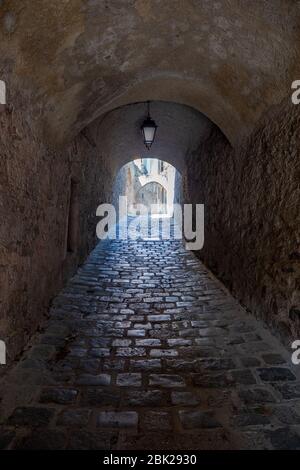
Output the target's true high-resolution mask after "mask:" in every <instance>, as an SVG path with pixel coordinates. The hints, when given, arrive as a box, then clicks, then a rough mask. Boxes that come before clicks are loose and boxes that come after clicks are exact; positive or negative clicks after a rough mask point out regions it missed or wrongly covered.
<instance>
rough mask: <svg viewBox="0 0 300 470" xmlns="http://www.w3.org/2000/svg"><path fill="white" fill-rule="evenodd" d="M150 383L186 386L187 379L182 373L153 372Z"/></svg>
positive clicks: (162, 385) (165, 385) (169, 386)
mask: <svg viewBox="0 0 300 470" xmlns="http://www.w3.org/2000/svg"><path fill="white" fill-rule="evenodd" d="M149 385H155V386H161V387H167V388H172V387H175V388H176V387H185V380H184V378H183V377H181V376H180V375H168V374H152V375H150V378H149Z"/></svg>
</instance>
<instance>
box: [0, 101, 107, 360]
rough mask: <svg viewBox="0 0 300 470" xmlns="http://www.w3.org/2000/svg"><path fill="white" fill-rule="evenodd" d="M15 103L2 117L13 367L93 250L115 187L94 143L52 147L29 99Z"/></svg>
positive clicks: (2, 232) (7, 319) (0, 330)
mask: <svg viewBox="0 0 300 470" xmlns="http://www.w3.org/2000/svg"><path fill="white" fill-rule="evenodd" d="M11 102H13V103H14V107H10V106H6V109H5V110H4V111H3V112H2V113H1V114H0V217H1V225H0V265H1V269H0V339H2V340H5V341H6V344H7V354H8V360H9V361H10V360H12V359H13V358H14V357H16V355H17V354H18V353H20V352H21V350H22V348H23V347H24V345H25V344H26V343H27V342H28V339H29V338H30V336H31V335H32V333H33V332H35V331H36V329H37V328H38V326H39V325H40V323H41V320H42V318H43V315H44V314H46V312H47V309H48V306H49V303H50V300H51V298H52V296H53V295H54V294H56V293H57V292H58V290H59V289H60V288H61V286H62V285H63V282H64V280H65V279H66V278H67V277H68V276H70V275H71V274H72V273H73V272H74V270H75V268H76V267H77V265H78V263H81V262H82V261H83V260H84V259H85V257H86V255H87V253H88V252H89V251H90V250H91V248H92V247H93V246H94V243H95V227H96V216H95V214H96V207H97V205H98V204H100V203H101V202H103V201H107V200H108V199H109V198H110V193H111V190H110V188H111V187H112V174H111V170H110V169H109V166H108V164H107V163H105V162H104V157H101V156H100V155H99V152H98V150H97V148H96V147H94V144H93V142H92V141H91V142H88V141H87V139H86V137H84V135H83V134H79V136H78V137H77V138H76V139H75V140H74V141H73V142H72V143H71V144H70V145H68V147H66V148H64V149H59V150H58V149H54V148H51V147H49V146H46V145H45V144H43V143H42V142H43V140H42V138H41V136H40V134H39V132H38V131H37V125H36V123H37V121H35V120H34V118H33V114H30V111H29V110H30V102H29V100H28V101H25V98H24V97H22V100H21V99H20V97H19V96H17V95H14V96H13V97H12V96H11ZM71 185H72V192H73V194H72V207H71V208H70V191H71ZM68 219H70V223H71V224H72V227H70V225H69V228H68ZM68 230H69V231H70V230H71V235H69V238H70V240H69V241H68ZM68 245H72V246H68ZM68 250H69V251H68Z"/></svg>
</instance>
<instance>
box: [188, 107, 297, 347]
mask: <svg viewBox="0 0 300 470" xmlns="http://www.w3.org/2000/svg"><path fill="white" fill-rule="evenodd" d="M299 111H300V110H299V108H297V107H296V106H293V105H291V103H290V100H288V101H287V102H286V103H283V104H282V105H281V106H278V107H276V108H273V109H272V112H270V113H269V114H268V115H267V116H265V117H264V118H263V119H262V121H261V122H260V124H259V126H258V127H257V129H256V131H255V132H253V133H252V135H251V136H250V138H248V140H247V141H245V142H243V143H242V144H241V145H240V146H239V148H236V149H235V150H233V149H232V148H231V146H230V145H229V143H228V141H227V140H226V138H225V137H224V136H223V135H222V134H221V132H220V131H219V129H218V128H216V127H215V128H214V129H213V130H212V132H211V134H210V136H209V138H208V139H206V141H205V142H203V143H202V144H201V145H200V147H199V149H198V151H197V152H195V153H193V154H190V155H188V156H187V172H186V174H185V177H184V181H185V183H184V186H185V197H186V199H188V200H190V201H193V202H195V203H196V202H198V203H204V204H205V211H206V212H205V244H204V249H203V250H202V251H201V252H200V253H199V255H200V257H201V258H202V259H203V260H204V262H205V263H206V264H207V265H208V266H209V267H210V268H211V269H212V271H213V272H214V273H215V274H216V275H217V276H218V277H219V278H220V279H221V280H222V281H224V283H225V285H226V286H227V287H228V288H229V289H230V290H231V291H232V292H233V293H234V294H235V295H236V297H237V298H238V299H239V300H240V301H241V302H242V303H243V304H244V305H245V306H246V307H247V308H249V309H250V310H251V311H252V312H253V313H255V314H256V315H257V316H259V317H262V318H263V319H264V320H265V321H266V322H267V323H268V325H270V326H271V327H273V328H274V329H275V330H276V331H277V332H279V333H280V335H281V337H282V338H283V340H284V341H286V342H287V341H289V340H290V339H291V338H292V337H293V338H297V337H298V338H299V337H300V290H299V287H300V276H299V275H300V234H299V227H300V211H299V203H300V151H299V129H300V112H299Z"/></svg>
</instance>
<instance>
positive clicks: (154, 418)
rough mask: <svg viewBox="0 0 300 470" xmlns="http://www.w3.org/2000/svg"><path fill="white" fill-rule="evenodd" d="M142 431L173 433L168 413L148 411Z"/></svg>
mask: <svg viewBox="0 0 300 470" xmlns="http://www.w3.org/2000/svg"><path fill="white" fill-rule="evenodd" d="M142 429H143V430H146V431H156V430H158V429H159V430H160V431H171V430H172V420H171V415H170V413H168V412H166V411H147V412H146V413H145V415H144V418H143V422H142Z"/></svg>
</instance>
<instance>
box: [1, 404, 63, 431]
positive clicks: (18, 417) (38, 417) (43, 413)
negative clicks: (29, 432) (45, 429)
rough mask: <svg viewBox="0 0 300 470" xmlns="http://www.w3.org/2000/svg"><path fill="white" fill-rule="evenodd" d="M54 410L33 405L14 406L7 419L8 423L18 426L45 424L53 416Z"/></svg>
mask: <svg viewBox="0 0 300 470" xmlns="http://www.w3.org/2000/svg"><path fill="white" fill-rule="evenodd" d="M54 413H55V412H54V410H53V409H50V408H41V407H40V408H38V407H33V406H27V407H19V408H16V409H15V410H14V412H13V414H12V415H11V416H10V418H9V419H8V424H15V425H18V426H29V427H30V426H32V427H34V426H45V425H47V424H49V422H50V420H51V419H52V417H53V416H54Z"/></svg>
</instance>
